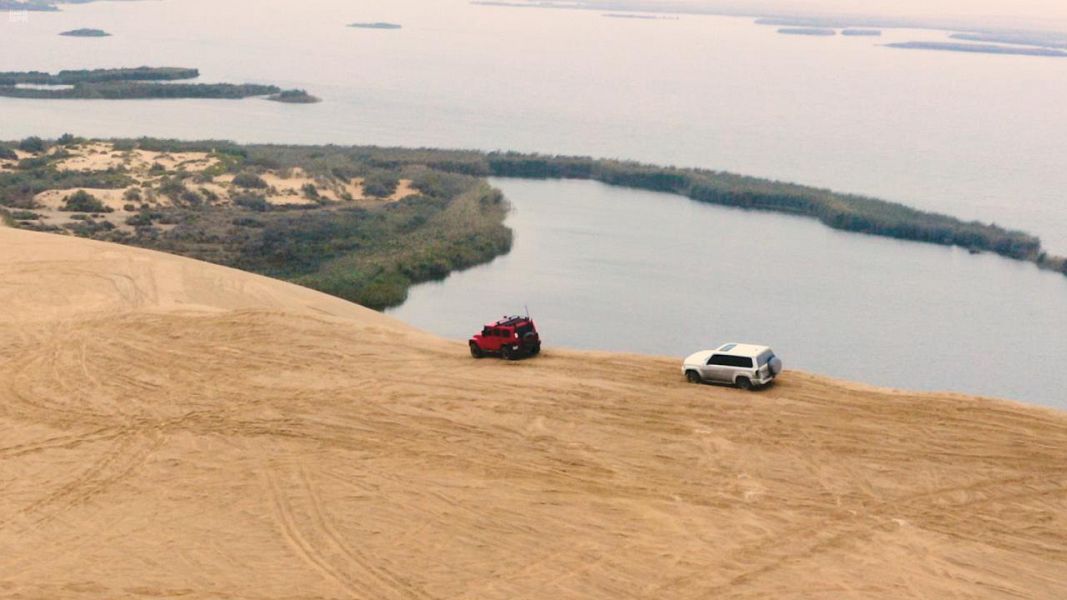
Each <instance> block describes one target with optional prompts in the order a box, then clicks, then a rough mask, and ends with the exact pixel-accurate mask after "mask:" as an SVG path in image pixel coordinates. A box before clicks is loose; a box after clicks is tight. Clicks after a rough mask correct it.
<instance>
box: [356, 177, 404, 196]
mask: <svg viewBox="0 0 1067 600" xmlns="http://www.w3.org/2000/svg"><path fill="white" fill-rule="evenodd" d="M399 184H400V180H399V179H397V177H396V175H394V174H392V173H390V172H388V171H375V172H374V173H371V174H370V175H368V176H367V177H366V179H364V181H363V193H365V194H367V195H368V196H374V197H376V198H388V197H389V196H392V195H393V194H395V193H396V188H397V186H398V185H399Z"/></svg>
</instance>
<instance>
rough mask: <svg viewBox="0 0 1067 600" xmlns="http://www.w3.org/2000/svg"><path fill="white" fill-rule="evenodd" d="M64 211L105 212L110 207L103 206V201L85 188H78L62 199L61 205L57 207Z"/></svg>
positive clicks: (109, 209)
mask: <svg viewBox="0 0 1067 600" xmlns="http://www.w3.org/2000/svg"><path fill="white" fill-rule="evenodd" d="M59 210H62V211H65V212H82V213H105V212H112V209H111V208H109V207H107V206H104V203H103V202H101V201H100V200H98V199H97V198H96V197H95V196H93V195H92V194H90V193H89V192H86V191H85V190H78V191H76V192H74V193H73V194H71V195H69V196H67V197H66V198H64V199H63V206H62V207H61V208H60V209H59Z"/></svg>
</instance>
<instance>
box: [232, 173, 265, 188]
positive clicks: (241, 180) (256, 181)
mask: <svg viewBox="0 0 1067 600" xmlns="http://www.w3.org/2000/svg"><path fill="white" fill-rule="evenodd" d="M233 184H234V185H236V186H237V187H243V188H246V189H253V190H265V189H267V188H268V187H270V186H268V185H267V182H266V181H264V180H263V178H262V177H260V176H259V175H256V174H255V173H249V172H247V171H246V172H244V173H238V174H237V175H235V176H234V178H233Z"/></svg>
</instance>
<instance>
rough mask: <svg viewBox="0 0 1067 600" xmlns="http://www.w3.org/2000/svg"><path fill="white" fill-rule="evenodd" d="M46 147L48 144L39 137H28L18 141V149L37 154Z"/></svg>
mask: <svg viewBox="0 0 1067 600" xmlns="http://www.w3.org/2000/svg"><path fill="white" fill-rule="evenodd" d="M47 149H48V145H47V144H45V142H44V140H42V139H41V138H39V137H36V136H34V137H28V138H26V139H24V140H22V141H21V142H19V150H22V151H23V152H32V153H34V154H38V153H40V152H44V151H45V150H47Z"/></svg>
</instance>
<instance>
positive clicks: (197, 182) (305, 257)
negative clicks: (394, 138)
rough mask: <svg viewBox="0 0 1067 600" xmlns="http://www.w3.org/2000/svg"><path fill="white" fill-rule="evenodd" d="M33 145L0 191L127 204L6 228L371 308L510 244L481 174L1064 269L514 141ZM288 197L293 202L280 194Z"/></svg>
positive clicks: (888, 222)
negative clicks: (160, 157)
mask: <svg viewBox="0 0 1067 600" xmlns="http://www.w3.org/2000/svg"><path fill="white" fill-rule="evenodd" d="M42 143H43V144H44V145H45V147H46V148H45V151H44V152H43V153H41V155H40V156H37V157H35V158H33V159H27V160H23V161H22V162H21V163H20V166H19V168H18V169H17V170H16V171H14V172H3V173H0V205H3V206H6V207H8V208H9V209H10V210H22V211H29V210H33V211H35V212H41V209H40V207H39V206H37V205H36V204H35V201H34V197H35V195H36V194H38V193H40V192H42V191H45V190H55V189H59V190H77V189H80V188H89V189H123V190H125V191H124V192H123V202H128V203H131V206H127V207H126V209H125V210H124V211H121V213H118V214H115V215H113V216H108V215H106V214H105V215H104V216H100V213H102V212H103V210H102V205H101V204H91V205H90V204H86V203H85V202H86V199H85V198H81V197H78V194H77V193H76V192H75V193H73V194H72V195H71V197H70V199H68V202H67V204H68V206H74V207H76V208H80V209H83V210H86V211H89V212H92V213H96V214H97V216H96V218H90V219H87V220H81V221H79V222H78V223H77V225H74V224H69V223H68V224H67V225H59V226H56V225H54V224H50V223H49V221H48V219H47V218H42V219H30V220H23V221H18V220H14V219H11V218H10V215H8V217H7V218H8V219H9V220H11V221H14V222H15V223H16V224H17V225H18V226H21V227H25V228H30V229H39V230H46V231H57V230H58V231H62V230H66V231H68V232H70V233H73V234H75V235H83V236H88V237H94V238H96V239H103V240H109V241H115V242H120V243H125V244H132V245H137V246H143V247H147V248H154V249H157V250H162V251H167V252H171V253H175V254H180V255H184V256H191V257H194V258H198V259H202V260H207V261H211V262H215V263H219V264H224V265H228V266H233V267H237V268H242V269H245V270H248V271H253V272H257V273H261V274H265V275H269V276H273V277H279V278H282V279H286V280H289V281H294V282H296V283H300V284H302V285H306V286H309V287H312V288H315V289H318V290H321V291H325V292H328V293H331V294H335V295H338V296H341V297H343V298H346V299H349V300H353V301H356V302H359V303H361V304H364V305H366V306H370V307H373V308H379V309H380V308H385V307H389V306H393V305H396V304H399V303H401V302H403V300H404V299H405V297H406V293H407V288H408V287H409V286H410V285H411V284H413V283H417V282H420V281H426V280H428V279H434V278H440V277H444V276H445V275H447V274H448V273H449V272H451V271H454V270H456V269H462V268H466V267H469V266H472V265H475V264H479V263H482V262H486V261H488V260H491V259H492V258H493V257H495V256H497V255H499V254H501V253H504V252H506V251H507V250H508V249H509V248H510V244H511V232H510V231H509V230H508V229H507V228H506V227H505V226H504V225H503V219H504V217H505V214H506V210H507V208H506V202H505V201H504V199H503V198H502V197H501V195H500V193H499V192H497V191H496V190H493V189H491V188H490V187H489V186H488V184H487V183H486V181H485V178H486V177H489V176H497V177H521V178H532V179H546V178H568V179H586V180H595V181H600V182H603V183H605V184H609V185H617V186H625V187H630V188H637V189H644V190H652V191H660V192H669V193H675V194H680V195H684V196H687V197H689V198H691V199H693V200H695V201H699V202H707V203H710V204H717V205H720V206H728V207H735V208H741V209H745V210H766V211H773V212H781V213H787V214H793V215H797V216H802V217H807V218H812V219H817V220H819V221H820V222H822V223H824V224H826V225H827V226H829V227H832V228H834V229H839V230H843V231H851V232H857V233H866V234H870V235H879V236H885V237H892V238H896V239H901V240H911V241H919V242H926V243H933V244H940V245H954V246H959V247H962V248H965V249H968V250H971V251H976V252H977V251H988V252H993V253H996V254H999V255H1001V256H1004V257H1007V258H1012V259H1016V260H1024V261H1029V262H1032V263H1034V264H1036V265H1038V266H1040V267H1041V268H1044V269H1049V270H1054V271H1057V272H1060V273H1063V274H1065V275H1067V260H1065V259H1064V258H1062V257H1056V256H1049V255H1048V254H1047V253H1045V252H1044V251H1042V249H1041V244H1040V241H1039V240H1038V239H1037V238H1036V237H1034V236H1031V235H1028V234H1026V233H1022V232H1019V231H1012V230H1008V229H1004V228H1002V227H999V226H997V225H990V224H984V223H979V222H973V221H972V222H967V221H961V220H959V219H956V218H953V217H950V216H947V215H941V214H937V213H931V212H924V211H919V210H916V209H913V208H910V207H907V206H904V205H901V204H897V203H892V202H886V201H882V200H876V199H873V198H867V197H862V196H855V195H847V194H838V193H834V192H832V191H829V190H825V189H818V188H812V187H806V186H800V185H793V184H786V183H780V182H775V181H769V180H765V179H758V178H752V177H744V176H740V175H734V174H729V173H722V172H717V171H710V170H703V169H682V168H673V167H657V166H652V165H645V164H640V163H634V162H623V161H615V160H598V159H593V158H587V157H572V156H542V155H530V154H517V153H483V152H474V151H448V150H432V149H410V150H409V149H389V148H376V147H338V146H239V145H236V144H233V143H230V142H220V141H203V142H182V141H174V140H157V139H141V140H119V141H115V142H113V150H114V151H115V152H119V153H121V152H125V151H129V150H134V149H138V150H144V151H149V152H160V153H164V154H177V153H204V156H206V157H210V158H211V160H212V161H213V163H212V166H210V167H209V168H206V169H205V170H204V171H203V172H187V171H185V170H184V169H182V168H180V167H179V168H166V167H164V166H163V165H162V164H160V163H158V162H157V163H155V164H156V166H154V167H152V168H149V166H148V165H149V164H150V161H151V160H152V159H151V158H149V159H147V161H148V162H146V163H145V166H144V167H143V171H140V172H137V173H133V172H130V171H128V170H127V169H126V168H123V167H119V168H115V167H112V168H109V169H107V170H105V171H96V172H72V171H64V170H62V169H59V168H57V165H56V163H57V161H58V160H59V159H57V158H56V156H55V153H56V152H57V151H58V150H60V147H59V146H57V145H55V144H53V143H51V142H47V141H42ZM63 150H64V151H66V149H63ZM69 150H70V151H71V152H77V151H78V148H77V147H76V146H75V147H71V148H70V149H69ZM268 172H269V173H272V177H276V178H278V180H279V181H282V182H285V181H292V182H293V183H292V184H291V186H290V189H289V190H288V191H287V192H285V193H281V192H279V191H278V190H275V189H274V188H273V187H269V186H268V185H267V179H266V178H265V177H264V174H266V173H268ZM225 175H232V176H233V183H232V187H231V189H230V191H229V198H228V199H224V200H221V201H220V200H219V197H218V196H217V195H216V192H214V191H212V190H211V189H209V188H211V185H208V184H212V185H214V186H215V187H214V189H216V190H218V189H219V186H220V185H223V183H220V182H227V181H229V179H228V178H225V177H223V176H225ZM288 177H294V178H293V179H291V180H290V179H287V178H288ZM215 178H218V179H215ZM359 179H362V183H363V191H364V193H365V194H366V195H367V196H368V197H371V198H373V197H378V198H388V197H392V196H393V194H394V193H396V191H397V190H398V189H399V183H400V182H401V181H403V182H404V185H405V189H407V187H406V186H410V188H412V189H414V190H416V192H417V193H416V194H415V195H413V196H408V197H405V198H402V199H400V200H398V201H395V202H391V201H386V200H373V199H370V200H364V201H358V202H357V201H353V200H352V199H351V195H350V194H348V193H347V192H344V191H343V189H345V188H344V186H352V187H353V188H354V186H355V182H357V181H358V180H359ZM272 181H273V180H272ZM341 184H343V185H341ZM277 185H278V186H279V187H282V186H283V184H282V183H279V184H277ZM339 185H340V187H339ZM278 198H285V200H284V202H285V203H284V204H283V203H282V201H279V200H278ZM297 198H298V199H300V200H301V202H300V203H292V204H290V202H295V200H294V199H297ZM131 208H132V209H133V210H131ZM120 215H121V216H120Z"/></svg>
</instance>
